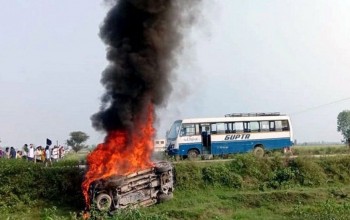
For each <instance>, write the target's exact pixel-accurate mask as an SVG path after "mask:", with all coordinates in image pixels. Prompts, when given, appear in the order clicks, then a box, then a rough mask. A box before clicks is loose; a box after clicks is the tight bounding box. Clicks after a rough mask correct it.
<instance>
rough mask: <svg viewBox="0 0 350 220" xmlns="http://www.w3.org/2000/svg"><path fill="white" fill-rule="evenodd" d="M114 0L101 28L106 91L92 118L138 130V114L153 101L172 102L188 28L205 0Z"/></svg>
mask: <svg viewBox="0 0 350 220" xmlns="http://www.w3.org/2000/svg"><path fill="white" fill-rule="evenodd" d="M108 2H109V3H113V6H112V8H111V9H110V11H109V12H108V14H107V16H106V18H105V19H104V22H103V24H102V26H101V28H100V37H101V39H102V40H103V41H104V43H105V44H106V45H107V59H108V61H109V65H108V66H107V68H106V69H105V70H104V71H103V73H102V79H101V83H102V84H103V85H104V87H105V89H106V92H105V94H104V95H103V97H102V99H101V100H102V105H101V108H100V111H99V112H98V113H96V114H94V115H93V116H92V117H91V119H92V124H93V126H94V127H95V128H96V129H97V130H104V131H107V132H109V131H113V130H117V129H126V130H129V131H132V130H133V128H134V126H135V118H136V116H137V118H138V120H140V118H141V119H142V118H143V117H144V119H145V120H146V118H147V117H146V116H147V111H148V106H149V104H153V105H155V106H162V105H165V104H166V101H167V98H168V96H169V94H170V93H171V91H172V87H171V84H170V76H171V74H172V69H173V68H174V67H176V65H177V62H176V55H177V54H178V52H180V51H181V42H182V38H183V31H184V30H185V28H186V27H188V26H189V25H190V24H191V23H192V22H193V21H194V20H195V19H194V18H195V15H196V11H197V6H198V4H199V2H200V0H119V1H117V0H114V1H108Z"/></svg>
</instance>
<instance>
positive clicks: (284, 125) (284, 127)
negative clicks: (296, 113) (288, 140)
mask: <svg viewBox="0 0 350 220" xmlns="http://www.w3.org/2000/svg"><path fill="white" fill-rule="evenodd" d="M282 131H289V123H288V121H287V120H284V121H282Z"/></svg>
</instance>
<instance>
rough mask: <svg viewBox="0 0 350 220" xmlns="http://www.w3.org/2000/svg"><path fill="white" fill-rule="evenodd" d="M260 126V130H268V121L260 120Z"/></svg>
mask: <svg viewBox="0 0 350 220" xmlns="http://www.w3.org/2000/svg"><path fill="white" fill-rule="evenodd" d="M260 128H261V131H269V122H268V121H261V122H260Z"/></svg>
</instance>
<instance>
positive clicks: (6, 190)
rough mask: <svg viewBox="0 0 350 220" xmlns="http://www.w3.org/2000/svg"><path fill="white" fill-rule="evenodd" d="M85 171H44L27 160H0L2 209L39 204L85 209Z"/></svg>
mask: <svg viewBox="0 0 350 220" xmlns="http://www.w3.org/2000/svg"><path fill="white" fill-rule="evenodd" d="M82 178H83V171H82V170H80V169H79V168H78V167H52V168H47V167H44V166H43V164H39V163H36V164H34V163H32V162H28V161H26V160H5V159H0V186H1V187H0V197H1V200H0V207H2V206H6V207H9V206H15V205H18V203H24V204H27V205H31V204H33V203H35V201H38V200H44V201H55V202H57V203H65V204H68V205H71V206H74V207H83V206H84V200H83V197H82V192H81V182H82Z"/></svg>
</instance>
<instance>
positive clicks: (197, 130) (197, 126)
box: [196, 124, 201, 135]
mask: <svg viewBox="0 0 350 220" xmlns="http://www.w3.org/2000/svg"><path fill="white" fill-rule="evenodd" d="M200 134H201V132H200V129H199V124H196V135H200Z"/></svg>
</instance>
